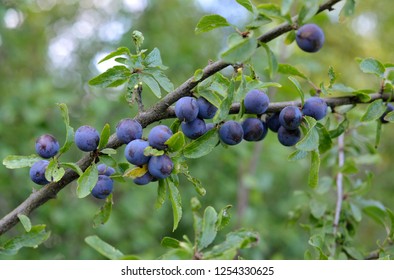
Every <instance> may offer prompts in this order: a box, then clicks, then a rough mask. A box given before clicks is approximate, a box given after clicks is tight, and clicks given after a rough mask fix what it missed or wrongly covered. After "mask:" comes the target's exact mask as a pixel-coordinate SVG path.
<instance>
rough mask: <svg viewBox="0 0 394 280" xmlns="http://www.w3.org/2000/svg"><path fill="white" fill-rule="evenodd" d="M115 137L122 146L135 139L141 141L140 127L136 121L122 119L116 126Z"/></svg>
mask: <svg viewBox="0 0 394 280" xmlns="http://www.w3.org/2000/svg"><path fill="white" fill-rule="evenodd" d="M116 136H117V137H118V139H119V140H120V141H122V142H123V143H124V144H128V143H130V141H133V140H135V139H141V137H142V126H141V124H140V123H139V122H138V121H136V120H133V119H123V120H121V121H120V122H119V123H118V124H117V125H116Z"/></svg>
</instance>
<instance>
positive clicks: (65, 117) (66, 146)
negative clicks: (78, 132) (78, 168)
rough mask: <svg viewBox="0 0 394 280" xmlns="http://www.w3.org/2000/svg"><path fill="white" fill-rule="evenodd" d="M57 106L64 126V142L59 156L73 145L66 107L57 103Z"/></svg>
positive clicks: (72, 134)
mask: <svg viewBox="0 0 394 280" xmlns="http://www.w3.org/2000/svg"><path fill="white" fill-rule="evenodd" d="M57 106H58V107H59V108H60V111H61V112H62V117H63V120H64V123H65V125H66V141H65V142H64V144H63V147H61V148H60V150H59V154H63V153H65V152H67V151H68V150H69V149H70V148H71V146H72V144H73V143H74V129H73V128H72V127H71V126H70V117H69V114H68V108H67V105H66V104H64V103H58V104H57Z"/></svg>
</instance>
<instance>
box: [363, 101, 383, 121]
mask: <svg viewBox="0 0 394 280" xmlns="http://www.w3.org/2000/svg"><path fill="white" fill-rule="evenodd" d="M384 112H386V105H385V104H384V103H383V100H382V99H377V100H375V101H374V102H372V103H371V104H369V105H368V108H367V111H366V112H365V113H364V115H363V116H362V117H361V121H362V122H370V121H374V120H377V119H379V118H380V117H381V116H382V115H383V114H384Z"/></svg>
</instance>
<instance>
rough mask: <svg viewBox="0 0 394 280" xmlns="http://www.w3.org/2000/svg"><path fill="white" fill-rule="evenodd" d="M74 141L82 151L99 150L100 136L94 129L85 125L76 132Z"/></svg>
mask: <svg viewBox="0 0 394 280" xmlns="http://www.w3.org/2000/svg"><path fill="white" fill-rule="evenodd" d="M74 140H75V144H76V145H77V147H78V148H79V149H80V150H81V151H84V152H91V151H94V150H96V149H97V147H98V144H99V142H100V135H99V133H98V131H97V130H96V129H95V128H94V127H91V126H89V125H84V126H81V127H80V128H78V129H77V131H75V137H74Z"/></svg>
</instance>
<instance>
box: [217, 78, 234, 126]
mask: <svg viewBox="0 0 394 280" xmlns="http://www.w3.org/2000/svg"><path fill="white" fill-rule="evenodd" d="M234 93H235V85H234V81H232V82H231V83H230V85H229V87H228V92H227V96H226V97H225V98H224V99H223V100H222V102H221V103H220V106H219V107H218V111H217V112H216V115H215V116H214V118H213V122H214V123H219V122H222V121H225V120H226V119H227V116H228V114H229V110H230V108H231V105H232V104H233V101H234Z"/></svg>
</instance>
